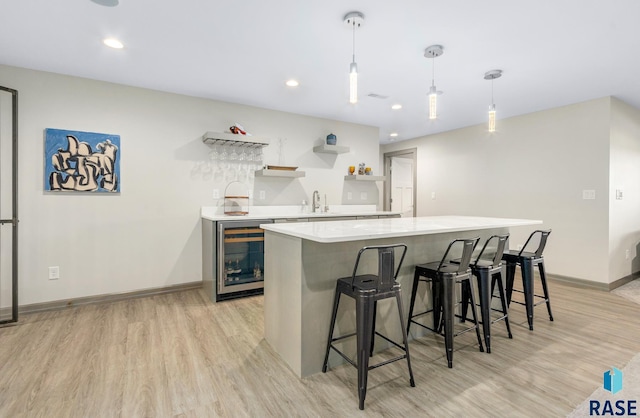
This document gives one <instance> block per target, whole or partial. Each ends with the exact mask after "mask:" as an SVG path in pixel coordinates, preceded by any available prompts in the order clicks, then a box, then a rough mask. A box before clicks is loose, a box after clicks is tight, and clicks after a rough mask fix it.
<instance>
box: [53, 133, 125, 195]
mask: <svg viewBox="0 0 640 418" xmlns="http://www.w3.org/2000/svg"><path fill="white" fill-rule="evenodd" d="M44 189H45V191H52V192H99V193H119V192H120V135H111V134H100V133H95V132H82V131H67V130H62V129H45V133H44Z"/></svg>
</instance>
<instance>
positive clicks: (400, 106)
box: [391, 104, 402, 110]
mask: <svg viewBox="0 0 640 418" xmlns="http://www.w3.org/2000/svg"><path fill="white" fill-rule="evenodd" d="M391 109H393V110H398V109H402V105H401V104H394V105H393V106H391Z"/></svg>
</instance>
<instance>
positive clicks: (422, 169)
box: [381, 97, 640, 283]
mask: <svg viewBox="0 0 640 418" xmlns="http://www.w3.org/2000/svg"><path fill="white" fill-rule="evenodd" d="M612 108H613V110H612ZM612 115H613V119H614V120H615V121H616V122H615V123H613V124H612V123H611V119H612ZM612 129H613V132H612ZM639 132H640V116H639V115H638V111H637V110H636V109H633V108H629V107H628V106H626V105H624V104H622V103H621V102H619V101H617V100H613V105H612V99H610V98H608V97H607V98H602V99H597V100H592V101H588V102H584V103H578V104H574V105H570V106H564V107H560V108H555V109H550V110H545V111H541V112H536V113H532V114H528V115H523V116H518V117H513V118H508V119H499V120H498V131H497V132H496V133H495V134H489V133H488V132H487V131H486V126H484V125H478V126H472V127H468V128H464V129H459V130H455V131H450V132H445V133H442V134H438V135H432V136H428V137H423V138H417V139H414V140H410V141H403V142H400V143H395V144H389V145H384V146H382V147H381V154H383V153H385V152H390V151H396V150H400V149H405V148H413V147H417V149H418V184H417V189H418V200H417V207H418V216H425V215H442V214H460V215H480V216H499V217H512V218H529V219H540V220H543V221H544V225H543V227H545V228H551V229H553V232H552V234H551V237H550V240H549V243H548V247H547V249H546V250H545V258H546V259H547V262H546V263H545V265H546V266H547V270H548V271H549V272H551V273H555V274H558V275H563V276H568V277H573V278H579V279H583V280H589V281H594V282H602V283H610V282H612V281H615V280H617V279H619V278H621V277H623V276H625V275H627V274H629V273H631V271H632V270H633V271H637V270H639V269H638V266H636V267H635V269H633V268H632V266H631V264H632V261H633V260H631V259H629V260H624V251H623V249H624V248H628V247H631V248H632V252H633V253H632V257H631V258H634V259H635V262H636V264H638V262H637V258H635V257H637V256H636V255H635V245H637V244H636V243H637V242H638V237H637V234H635V231H637V230H638V229H639V228H638V222H637V221H636V220H635V219H633V222H631V223H630V220H631V219H632V218H634V217H636V216H637V213H639V212H640V210H639V209H640V201H639V200H638V199H637V197H635V195H636V193H637V190H638V185H639V183H640V177H638V175H637V173H638V168H637V167H640V154H639V147H640V136H639V135H638V133H639ZM625 147H628V148H630V149H631V150H632V152H631V153H627V151H626V150H625V149H624V148H625ZM610 153H611V154H612V155H613V154H614V153H615V156H612V157H611V158H612V160H615V161H614V162H613V163H612V164H611V166H612V167H611V176H614V175H617V173H621V174H622V173H624V179H625V181H626V183H625V184H626V185H627V186H626V187H627V195H626V197H625V199H627V200H623V201H621V202H622V205H624V209H622V205H618V206H620V210H624V213H625V215H624V216H622V215H619V214H618V213H619V212H617V211H618V206H616V207H615V209H614V208H612V209H611V210H612V211H614V210H615V211H616V215H615V216H612V217H611V220H612V222H613V227H612V228H611V231H612V237H611V242H610V236H609V234H610V225H609V223H610V216H609V211H610V203H611V204H612V203H613V202H612V199H615V196H614V195H613V194H612V192H611V191H610V180H609V177H610ZM617 167H619V169H618V168H617ZM638 174H640V173H638ZM583 190H595V191H596V199H595V200H584V199H583V198H582V191H583ZM432 192H435V193H436V199H435V200H432V199H431V193H432ZM618 203H620V202H618ZM614 219H615V220H614ZM523 229H524V230H519V229H514V230H513V233H512V240H511V241H512V242H511V246H512V247H516V245H518V244H523V243H524V240H525V239H526V237H527V235H528V233H529V232H530V230H531V228H523ZM630 231H634V234H633V235H629V234H628V232H630ZM623 237H624V239H625V242H624V243H622V239H623ZM610 248H611V250H610ZM621 252H622V255H623V256H622V259H620V254H621ZM610 253H611V257H612V259H611V263H612V265H610V260H609V257H610ZM614 256H615V258H613V257H614Z"/></svg>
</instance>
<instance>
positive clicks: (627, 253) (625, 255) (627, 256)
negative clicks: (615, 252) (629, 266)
mask: <svg viewBox="0 0 640 418" xmlns="http://www.w3.org/2000/svg"><path fill="white" fill-rule="evenodd" d="M624 259H625V260H628V259H629V250H625V252H624Z"/></svg>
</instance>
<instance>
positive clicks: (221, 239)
mask: <svg viewBox="0 0 640 418" xmlns="http://www.w3.org/2000/svg"><path fill="white" fill-rule="evenodd" d="M271 222H272V221H271V220H252V221H226V222H218V239H217V247H218V257H217V259H218V263H217V264H218V265H217V278H218V292H217V299H218V300H223V299H228V298H233V297H239V296H244V295H249V294H259V293H262V292H263V288H264V230H263V229H261V228H260V224H264V223H271Z"/></svg>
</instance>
